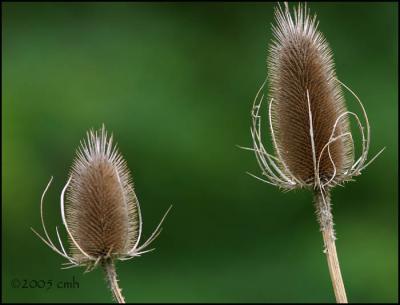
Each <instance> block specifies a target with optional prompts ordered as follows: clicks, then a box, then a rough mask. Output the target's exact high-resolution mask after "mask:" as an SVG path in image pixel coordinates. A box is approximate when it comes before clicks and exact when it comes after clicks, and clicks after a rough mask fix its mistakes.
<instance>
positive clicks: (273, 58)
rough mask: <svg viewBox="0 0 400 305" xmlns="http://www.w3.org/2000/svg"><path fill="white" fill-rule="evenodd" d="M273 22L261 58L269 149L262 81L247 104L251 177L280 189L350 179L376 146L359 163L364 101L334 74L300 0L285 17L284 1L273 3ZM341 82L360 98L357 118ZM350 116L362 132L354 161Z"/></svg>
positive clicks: (365, 139)
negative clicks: (266, 137)
mask: <svg viewBox="0 0 400 305" xmlns="http://www.w3.org/2000/svg"><path fill="white" fill-rule="evenodd" d="M275 23H276V24H273V25H272V31H273V35H274V39H273V41H272V43H271V44H270V46H269V53H268V58H267V63H268V78H267V79H268V87H269V94H268V97H269V102H268V123H269V127H270V132H271V139H272V144H273V147H274V151H275V156H274V155H272V154H270V153H268V152H267V150H266V148H265V146H264V144H263V143H262V135H261V133H262V129H261V114H260V113H261V106H262V101H263V99H264V94H261V92H262V90H263V89H264V86H265V83H266V81H265V82H264V83H263V85H262V86H261V88H260V90H259V92H258V93H257V95H256V98H255V100H254V104H253V109H252V126H251V129H250V130H251V134H252V137H253V148H252V149H251V150H253V151H254V152H255V154H256V157H257V161H258V163H259V165H260V167H261V169H262V174H263V176H264V178H259V177H256V176H255V177H256V178H258V179H260V180H262V181H265V182H267V183H269V184H272V185H276V186H278V187H280V188H282V189H284V190H291V189H295V188H303V187H306V188H314V189H324V188H331V187H333V186H335V185H337V184H342V183H343V182H345V181H349V180H352V177H353V176H355V175H359V174H360V173H361V170H362V169H364V168H365V167H366V166H367V165H368V164H369V163H371V162H372V161H373V160H374V159H375V158H376V157H377V156H378V155H379V154H380V153H381V152H382V151H380V152H379V153H378V154H377V155H376V156H375V157H374V158H373V159H371V161H369V162H368V163H366V160H367V157H368V149H369V142H370V127H369V122H368V117H367V114H366V111H365V109H364V106H363V104H362V102H361V101H360V99H359V98H358V97H357V96H356V95H355V94H354V92H353V91H351V89H350V88H348V87H347V86H346V85H345V84H343V83H342V82H341V81H339V80H338V78H337V76H336V73H335V69H334V62H333V57H332V52H331V49H330V47H329V45H328V43H327V42H326V40H325V38H324V36H323V35H322V33H321V32H320V31H319V30H318V24H317V21H316V16H315V15H314V16H313V17H311V16H310V14H309V10H308V9H307V7H306V5H304V6H303V5H302V4H299V5H298V7H297V10H294V15H293V16H292V15H291V14H290V11H289V5H288V4H287V3H286V2H285V4H284V7H282V6H281V5H280V4H278V7H277V8H276V10H275ZM342 87H343V88H345V89H346V90H348V91H349V92H350V93H351V94H352V95H353V96H354V97H355V99H356V100H357V102H358V103H359V105H360V107H361V110H362V115H363V117H364V123H362V120H361V119H360V118H359V117H358V115H357V114H355V113H354V112H351V111H348V110H347V109H346V105H345V101H344V97H343V93H342ZM351 117H352V118H354V119H355V121H356V124H357V127H358V128H359V131H360V133H361V136H362V152H361V155H360V157H359V158H358V159H357V160H356V161H355V160H354V159H355V158H354V155H355V151H354V141H353V135H352V133H351V130H350V123H349V118H351ZM363 125H366V128H365V126H363ZM251 175H252V174H251ZM252 176H254V175H252Z"/></svg>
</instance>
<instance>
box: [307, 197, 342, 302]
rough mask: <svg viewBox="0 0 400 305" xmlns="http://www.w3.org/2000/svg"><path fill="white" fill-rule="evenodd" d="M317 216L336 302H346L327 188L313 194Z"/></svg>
mask: <svg viewBox="0 0 400 305" xmlns="http://www.w3.org/2000/svg"><path fill="white" fill-rule="evenodd" d="M314 200H315V206H316V211H317V217H318V221H319V224H320V228H321V232H322V236H323V238H324V245H325V249H324V252H325V254H326V258H327V261H328V267H329V273H330V276H331V281H332V285H333V291H334V292H335V297H336V302H337V303H347V296H346V290H345V288H344V284H343V279H342V274H341V272H340V266H339V259H338V256H337V253H336V245H335V239H336V238H335V231H334V230H333V216H332V212H331V198H330V192H329V190H326V191H322V190H317V191H316V192H315V194H314Z"/></svg>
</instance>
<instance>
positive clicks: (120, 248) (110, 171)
mask: <svg viewBox="0 0 400 305" xmlns="http://www.w3.org/2000/svg"><path fill="white" fill-rule="evenodd" d="M69 176H70V177H69V179H68V182H67V183H66V185H65V186H64V189H63V190H62V192H61V199H60V203H61V216H62V221H63V224H64V226H65V229H66V231H67V234H68V238H69V243H70V250H69V253H67V251H65V248H64V245H63V242H62V240H61V237H60V234H59V231H58V228H57V227H56V233H57V238H58V242H59V244H60V246H59V247H57V246H56V245H55V244H54V243H53V241H52V240H51V238H50V236H49V234H48V232H47V229H46V226H45V224H44V216H43V199H44V196H45V194H46V192H47V190H48V188H49V186H50V184H51V182H52V179H53V177H52V178H51V179H50V181H49V183H48V184H47V187H46V189H45V190H44V192H43V195H42V198H41V202H40V215H41V221H42V226H43V231H44V235H45V237H42V236H41V235H40V234H39V233H37V232H36V231H35V230H34V229H32V230H33V232H34V233H36V235H38V236H39V237H40V239H42V240H43V242H44V243H45V244H46V245H48V246H49V247H50V248H51V249H53V250H54V251H55V252H56V253H58V254H60V255H61V256H63V257H64V258H66V259H67V260H68V262H67V263H65V264H64V265H65V267H64V268H62V269H67V268H72V267H79V266H85V267H86V272H87V271H91V270H93V269H94V268H95V267H96V266H97V265H99V264H100V265H101V266H102V267H103V268H104V270H105V273H106V277H107V281H108V282H109V285H110V288H111V290H112V292H113V295H114V297H115V299H116V300H117V301H118V302H119V303H125V300H124V297H123V296H122V293H121V289H120V288H119V286H118V280H117V274H116V270H115V263H114V262H115V260H122V261H123V260H128V259H131V258H134V257H137V256H140V255H141V254H143V253H146V252H149V251H152V250H154V249H149V250H145V248H146V247H148V246H149V245H150V243H151V242H152V241H154V239H155V238H156V237H157V236H158V235H159V234H160V232H161V224H162V222H163V220H164V219H165V217H166V215H167V213H168V212H169V210H170V209H171V207H170V208H169V209H168V210H167V212H166V213H165V215H164V217H163V218H162V219H161V221H160V223H159V224H158V226H157V227H156V229H155V230H154V232H153V233H152V234H151V236H150V237H149V239H147V241H145V242H144V243H143V244H142V245H140V246H139V241H140V237H141V233H142V216H141V212H140V206H139V201H138V199H137V197H136V194H135V192H134V189H133V183H132V179H131V175H130V172H129V169H128V167H127V164H126V162H125V160H124V159H123V157H122V155H121V154H120V153H119V152H118V150H117V147H116V146H113V137H112V135H111V137H107V132H106V129H105V127H104V125H103V126H102V128H101V130H99V131H95V132H94V131H92V130H91V131H90V132H88V133H87V141H83V142H81V145H80V147H79V148H78V150H77V156H76V158H75V160H74V163H73V166H72V170H71V172H70V175H69ZM65 193H66V203H65V207H64V194H65Z"/></svg>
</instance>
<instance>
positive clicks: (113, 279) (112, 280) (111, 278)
mask: <svg viewBox="0 0 400 305" xmlns="http://www.w3.org/2000/svg"><path fill="white" fill-rule="evenodd" d="M103 268H104V271H105V273H106V276H107V281H108V283H109V285H110V289H111V291H112V294H113V296H114V298H115V300H116V301H117V302H118V303H125V299H124V296H123V295H122V293H121V291H122V289H121V288H119V286H118V279H117V272H116V271H115V264H114V261H113V260H112V259H111V258H109V259H107V260H105V261H104V262H103Z"/></svg>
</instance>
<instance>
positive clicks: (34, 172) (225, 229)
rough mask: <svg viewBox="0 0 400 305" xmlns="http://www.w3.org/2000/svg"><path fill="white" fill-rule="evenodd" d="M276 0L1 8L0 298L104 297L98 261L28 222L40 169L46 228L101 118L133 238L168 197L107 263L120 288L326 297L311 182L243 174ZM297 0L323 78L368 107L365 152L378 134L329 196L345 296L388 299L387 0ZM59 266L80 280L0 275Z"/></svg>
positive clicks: (393, 28)
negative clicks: (293, 186) (137, 243)
mask: <svg viewBox="0 0 400 305" xmlns="http://www.w3.org/2000/svg"><path fill="white" fill-rule="evenodd" d="M274 5H275V4H274V3H204V4H200V3H181V4H178V3H163V4H161V3H115V4H110V3H92V4H87V3H71V4H65V3H64V4H55V3H54V4H51V3H47V4H44V3H42V4H40V3H37V4H28V3H15V4H12V3H5V4H3V5H2V8H3V10H2V22H3V27H2V34H3V36H2V37H3V40H2V42H3V48H2V59H3V69H2V76H3V78H2V79H3V82H2V85H3V91H2V101H3V104H2V110H3V112H2V127H3V129H2V144H3V158H2V162H3V163H2V164H3V167H2V168H3V170H2V178H3V179H2V187H3V192H2V202H3V204H2V212H3V213H2V254H3V255H2V265H3V268H2V289H3V295H2V299H3V301H7V302H16V301H18V302H26V301H29V302H110V301H112V299H111V294H110V292H109V291H108V289H107V287H106V284H105V282H104V276H103V274H102V271H101V270H100V269H97V270H95V271H93V272H90V273H86V274H83V269H82V268H81V269H77V268H75V269H69V270H60V267H61V263H62V262H64V260H63V259H62V258H61V257H59V256H58V255H56V254H55V253H53V252H52V251H51V250H50V249H49V248H48V247H47V246H45V245H44V244H43V243H42V242H41V241H40V240H39V239H38V238H37V237H36V236H34V234H33V233H32V232H31V231H30V227H31V226H32V227H34V228H36V229H38V230H39V231H41V227H40V214H39V201H40V196H41V194H42V192H43V190H44V188H45V186H46V184H47V182H48V180H49V178H50V176H52V175H53V176H54V183H53V185H52V186H51V188H50V190H49V192H48V194H47V199H46V201H45V204H46V205H45V214H46V221H47V224H48V228H49V229H50V230H51V235H52V236H53V237H55V226H56V225H58V226H59V227H60V226H61V227H62V224H61V219H60V212H59V195H60V192H61V190H62V187H63V186H64V184H65V183H66V179H67V175H68V171H69V167H70V165H71V163H72V160H73V158H74V151H75V149H76V148H77V146H78V144H79V141H80V140H81V139H82V138H83V137H84V136H85V132H86V130H88V129H89V128H91V127H95V128H98V127H100V126H101V123H103V122H104V123H105V124H106V127H107V128H108V130H109V131H112V132H113V133H114V135H115V137H116V139H117V141H118V145H119V148H120V150H121V152H122V154H123V155H124V156H125V158H126V160H127V162H128V164H129V167H130V169H131V171H132V174H133V178H134V182H135V186H136V192H137V195H138V198H139V200H140V202H141V206H142V213H143V218H144V232H143V234H144V235H143V236H144V237H147V236H149V234H150V233H151V232H152V230H153V229H154V227H155V226H156V224H157V223H158V221H159V219H160V218H161V216H162V214H163V213H164V212H165V210H166V209H167V208H168V206H169V205H170V204H171V203H172V204H173V205H174V207H173V210H172V211H171V213H170V215H169V216H168V218H167V219H166V222H165V224H164V226H163V227H164V230H163V232H162V233H161V235H160V237H159V238H158V239H157V240H156V241H155V242H154V245H155V247H156V248H157V249H156V251H154V252H151V253H149V254H146V255H144V256H142V257H140V258H137V259H134V260H131V261H128V262H120V263H118V264H117V269H118V272H119V275H120V284H121V286H122V288H123V293H124V294H125V297H126V299H127V301H130V302H332V301H334V295H333V290H332V287H331V283H330V278H329V273H328V268H327V263H326V259H325V256H324V254H323V252H322V250H323V243H322V236H321V234H320V232H319V228H318V224H317V221H316V217H315V214H314V208H313V204H312V197H311V194H310V193H309V192H307V191H294V192H289V193H282V192H281V191H279V190H278V189H277V188H275V187H272V186H270V185H267V184H263V183H262V182H260V181H258V180H256V179H254V178H252V177H250V176H248V175H246V174H245V172H246V171H250V172H252V173H255V174H259V173H260V171H259V169H258V167H257V163H256V159H255V156H254V154H253V153H252V152H249V151H245V150H240V149H239V148H237V147H236V146H235V145H237V144H238V145H244V146H250V145H251V137H250V132H249V126H250V109H251V105H252V100H253V98H254V96H255V94H256V92H257V90H258V88H259V86H260V85H261V83H262V82H263V80H264V78H265V76H266V72H267V70H266V54H267V47H268V43H269V41H270V39H271V38H272V36H271V29H270V23H271V22H272V20H273V19H272V18H273V7H274ZM309 7H310V9H311V12H312V13H314V12H315V13H317V14H318V18H319V20H320V29H321V31H322V32H323V33H324V34H325V36H326V38H327V40H328V42H329V44H330V46H331V47H332V49H333V53H334V58H335V62H336V70H337V74H338V77H339V78H340V79H341V80H342V81H343V82H345V83H346V84H347V85H349V86H350V87H351V88H352V89H353V90H354V91H355V92H356V93H357V94H358V95H359V97H360V98H361V99H362V100H363V102H364V104H365V107H366V109H367V111H368V114H369V119H370V122H371V129H372V135H371V137H372V143H371V150H370V153H371V154H373V153H376V152H377V151H378V150H379V149H380V148H382V147H384V146H386V151H385V152H384V153H383V155H382V156H381V157H379V158H378V159H377V160H376V161H375V162H374V163H373V164H372V165H371V166H370V167H369V168H368V169H367V170H365V171H364V172H363V175H362V176H359V177H357V178H356V180H357V181H356V182H352V183H348V184H347V185H346V187H345V188H338V189H336V190H335V191H334V193H333V199H332V200H333V205H334V206H333V212H334V220H335V223H336V231H337V236H338V240H337V248H338V254H339V258H340V262H341V266H342V273H343V277H344V281H345V285H346V288H347V293H348V298H349V300H350V301H352V302H396V301H397V300H398V291H397V286H398V250H397V248H398V218H397V214H398V207H397V200H398V188H397V184H398V172H397V170H398V159H397V154H398V150H397V148H398V142H397V137H398V134H397V124H398V117H397V113H398V103H397V100H398V87H397V82H398V76H397V69H398V62H397V56H398V49H397V45H398V32H397V26H398V16H397V3H381V4H380V3H359V4H358V3H352V4H345V3H330V4H325V3H311V4H309ZM346 98H347V104H348V107H349V109H350V110H354V111H356V112H360V111H359V108H357V103H356V102H355V101H354V99H352V98H351V97H350V96H349V95H348V94H346ZM264 122H265V121H264ZM265 128H266V126H265ZM353 130H355V128H354V124H353ZM265 134H267V130H265ZM266 141H267V140H266ZM64 233H65V232H64V231H63V236H64V237H65V234H64ZM73 277H75V280H76V281H78V282H79V284H80V287H79V289H57V288H52V289H49V290H45V289H38V288H36V289H34V288H28V289H22V288H19V289H17V288H12V287H11V281H12V280H13V279H19V280H21V281H23V280H28V281H30V280H53V281H55V282H56V281H71V280H72V278H73Z"/></svg>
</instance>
